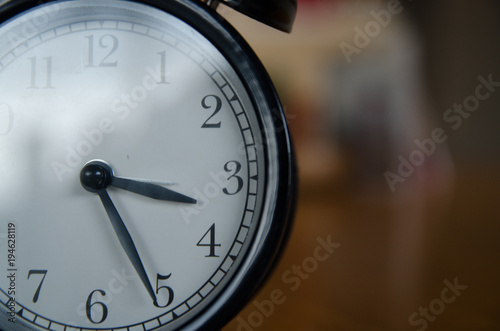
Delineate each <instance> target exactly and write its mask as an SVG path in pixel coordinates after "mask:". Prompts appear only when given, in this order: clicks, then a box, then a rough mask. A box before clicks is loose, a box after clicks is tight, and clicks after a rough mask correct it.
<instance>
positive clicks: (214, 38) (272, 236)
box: [0, 0, 297, 330]
mask: <svg viewBox="0 0 500 331" xmlns="http://www.w3.org/2000/svg"><path fill="white" fill-rule="evenodd" d="M56 1H57V0H49V1H45V2H42V1H34V0H14V1H8V2H6V3H5V4H3V5H1V6H0V22H4V21H6V20H8V19H10V18H12V17H13V16H15V15H17V14H19V13H22V12H23V11H25V10H28V9H31V8H34V7H36V6H38V5H41V4H43V3H49V2H56ZM132 2H138V3H143V4H146V5H149V6H152V7H155V8H157V9H159V10H162V11H165V12H167V13H169V14H172V15H174V16H176V17H177V18H179V19H181V20H182V21H184V22H185V23H187V24H188V25H190V26H191V27H193V28H194V29H195V30H197V31H198V32H199V33H201V34H202V35H203V36H204V37H205V38H207V39H208V40H209V41H210V42H211V43H212V44H213V45H214V46H215V47H216V48H217V49H218V50H219V51H220V52H221V53H222V55H223V56H224V57H225V58H226V59H227V60H228V62H229V63H230V64H231V66H232V67H233V69H234V70H235V71H236V73H237V75H238V76H239V78H240V80H241V82H242V83H243V84H244V86H245V88H246V89H247V91H248V94H249V96H250V98H251V100H252V103H253V105H254V107H255V109H256V110H257V112H258V114H257V117H258V119H259V122H260V123H259V124H260V126H261V131H262V132H263V137H262V142H263V144H264V145H265V146H264V147H267V144H268V142H269V139H273V140H274V141H273V144H274V145H275V146H277V148H276V152H277V155H276V156H275V157H276V160H277V163H278V173H277V178H273V180H275V181H276V183H277V186H276V187H277V192H276V193H275V194H276V196H277V200H276V201H275V202H274V203H275V205H274V210H273V214H272V221H271V222H269V224H268V226H267V227H266V228H265V229H263V230H262V231H263V234H264V235H263V238H264V239H263V240H262V242H259V243H258V247H257V251H256V253H255V254H254V255H252V256H251V257H248V256H246V257H244V262H243V263H242V264H241V265H240V266H239V270H237V272H236V273H235V274H234V275H233V277H232V279H231V280H230V281H229V283H228V284H226V285H225V288H224V289H223V290H222V292H221V293H219V294H218V296H217V297H216V298H214V299H213V301H212V302H211V304H210V305H209V306H208V307H206V308H204V309H203V310H202V311H201V312H199V313H198V314H197V315H196V316H194V317H193V318H191V319H190V320H189V321H187V322H186V323H185V324H184V325H181V326H180V327H179V329H182V330H219V329H221V328H222V327H223V326H224V325H225V324H227V323H228V322H229V321H230V320H231V319H232V318H234V317H235V316H236V315H237V314H238V312H239V311H240V310H241V309H242V308H243V307H244V306H245V305H246V304H247V303H248V302H249V301H250V299H251V298H252V297H253V296H254V295H255V294H256V292H257V291H258V289H259V288H260V287H261V286H262V285H263V283H264V282H265V280H266V279H267V277H268V276H269V275H270V273H271V271H272V269H273V268H274V267H275V265H276V263H277V261H278V258H279V256H280V255H281V253H282V251H283V249H284V246H285V244H286V241H287V238H288V235H289V232H290V229H291V224H292V221H293V213H294V208H295V204H296V191H297V172H296V164H295V157H294V151H293V146H292V142H291V138H290V134H289V131H288V128H287V124H286V119H285V115H284V112H283V109H282V106H281V103H280V101H279V98H278V95H277V93H276V90H275V88H274V86H273V84H272V82H271V79H270V77H269V75H268V74H267V72H266V70H265V68H264V66H263V65H262V63H261V62H260V60H259V59H258V57H257V56H256V55H255V53H254V52H253V50H252V49H251V47H250V46H249V45H248V43H247V42H246V41H245V40H244V39H243V37H242V36H241V35H240V34H239V33H238V32H237V31H236V30H235V29H234V28H233V27H232V26H231V25H230V24H229V23H228V22H227V21H226V20H225V19H224V18H222V17H221V16H220V15H219V14H218V13H217V12H216V11H215V10H213V9H212V8H210V7H208V6H206V5H205V4H203V3H201V2H199V1H194V0H140V1H135V0H134V1H132ZM264 122H266V123H267V125H269V123H272V125H273V126H274V132H272V136H271V137H269V136H268V134H269V133H270V132H269V131H268V130H267V131H266V130H265V124H264ZM266 151H267V148H266ZM267 158H268V155H267V153H266V165H267V163H268V160H267ZM259 226H261V225H259ZM255 244H256V243H255V242H254V243H252V244H251V245H255ZM247 254H248V253H247ZM249 258H251V260H249ZM230 287H232V288H234V290H231V292H230V293H229V292H228V289H229V288H230Z"/></svg>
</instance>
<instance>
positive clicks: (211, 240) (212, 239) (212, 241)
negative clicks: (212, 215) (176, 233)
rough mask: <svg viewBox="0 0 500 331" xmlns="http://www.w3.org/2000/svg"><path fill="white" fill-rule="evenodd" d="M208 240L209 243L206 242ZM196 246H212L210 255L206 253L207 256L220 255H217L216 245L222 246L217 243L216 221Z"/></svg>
mask: <svg viewBox="0 0 500 331" xmlns="http://www.w3.org/2000/svg"><path fill="white" fill-rule="evenodd" d="M207 237H208V238H207ZM203 241H205V243H203ZM206 241H208V243H206ZM196 246H199V247H210V253H209V254H208V255H205V257H219V255H215V247H221V244H216V243H215V223H214V224H212V226H211V227H210V229H208V231H207V232H205V234H204V235H203V237H201V239H200V241H198V244H196Z"/></svg>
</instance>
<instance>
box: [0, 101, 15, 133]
mask: <svg viewBox="0 0 500 331" xmlns="http://www.w3.org/2000/svg"><path fill="white" fill-rule="evenodd" d="M13 123H14V113H13V112H12V108H10V106H9V104H8V103H0V136H5V135H7V134H8V133H9V132H10V131H11V130H12V125H13Z"/></svg>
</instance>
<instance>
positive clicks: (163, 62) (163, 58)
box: [156, 51, 168, 84]
mask: <svg viewBox="0 0 500 331" xmlns="http://www.w3.org/2000/svg"><path fill="white" fill-rule="evenodd" d="M156 54H158V55H160V72H161V76H160V81H159V82H158V84H168V83H167V52H165V51H163V52H158V53H156Z"/></svg>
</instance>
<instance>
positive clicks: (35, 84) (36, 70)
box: [28, 56, 54, 88]
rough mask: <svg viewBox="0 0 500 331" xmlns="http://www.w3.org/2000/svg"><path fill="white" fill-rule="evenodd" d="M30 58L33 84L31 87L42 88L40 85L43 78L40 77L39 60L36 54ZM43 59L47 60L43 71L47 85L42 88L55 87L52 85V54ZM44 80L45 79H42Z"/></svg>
mask: <svg viewBox="0 0 500 331" xmlns="http://www.w3.org/2000/svg"><path fill="white" fill-rule="evenodd" d="M28 60H29V61H30V63H31V84H30V88H40V87H39V86H38V83H39V80H40V79H41V78H39V77H38V74H39V68H38V61H37V58H36V57H35V56H33V57H30V58H28ZM43 60H45V61H44V62H45V71H44V72H43V75H44V76H45V81H44V83H45V85H43V86H42V87H41V88H54V86H52V56H48V57H44V58H43ZM42 81H43V79H42Z"/></svg>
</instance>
